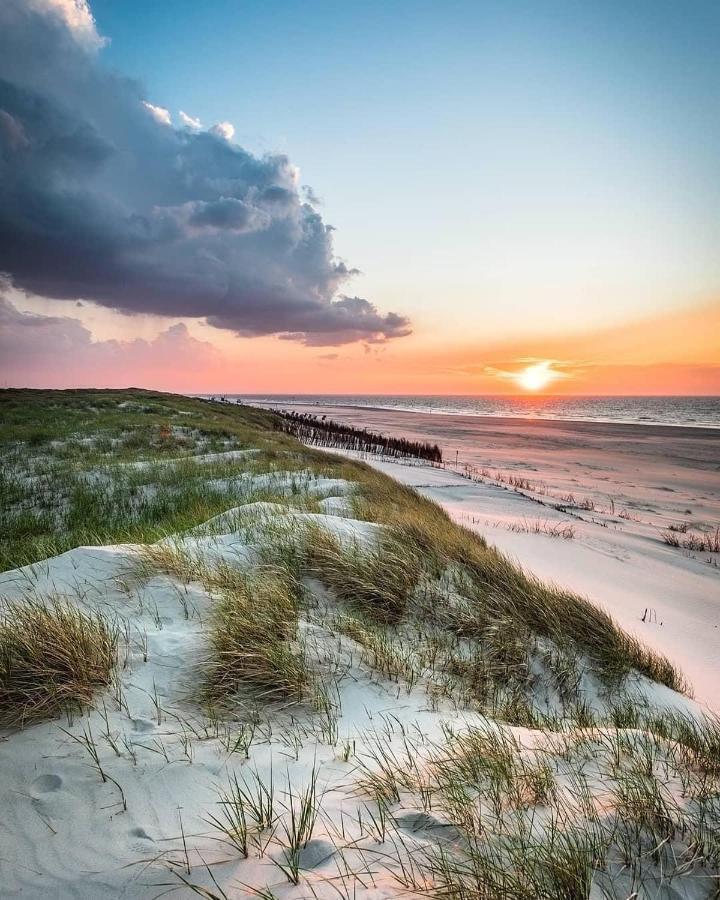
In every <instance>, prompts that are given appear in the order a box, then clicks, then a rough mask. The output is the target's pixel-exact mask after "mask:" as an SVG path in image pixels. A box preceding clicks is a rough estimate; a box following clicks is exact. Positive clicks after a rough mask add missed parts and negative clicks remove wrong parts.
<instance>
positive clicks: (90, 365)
mask: <svg viewBox="0 0 720 900" xmlns="http://www.w3.org/2000/svg"><path fill="white" fill-rule="evenodd" d="M0 357H1V358H2V361H3V369H2V372H3V374H2V378H3V381H4V382H5V383H6V384H12V385H16V386H24V387H44V386H53V387H57V386H67V385H74V386H77V385H80V384H83V383H85V384H91V385H93V386H96V387H100V386H130V385H131V384H138V383H141V382H147V383H151V382H158V381H159V380H162V379H163V378H166V377H167V373H168V372H175V371H176V370H177V368H178V367H179V366H181V367H182V370H183V371H184V372H185V373H187V375H188V383H190V382H191V381H192V378H193V377H194V376H195V375H196V374H197V373H200V372H203V373H204V372H206V371H207V370H208V368H210V367H212V366H213V365H216V366H221V365H222V363H223V360H222V358H221V354H220V352H219V351H218V350H217V348H216V347H214V346H213V345H212V344H210V343H208V342H206V341H199V340H197V339H196V338H194V337H192V336H191V335H190V333H189V332H188V330H187V328H186V326H185V325H183V324H182V323H178V324H175V325H171V326H170V327H169V328H167V329H166V330H165V331H163V332H161V333H160V334H159V335H158V336H157V337H156V338H155V339H154V340H151V341H146V340H142V339H139V338H138V339H135V340H132V341H117V340H110V341H96V340H93V338H92V335H91V334H90V331H89V330H88V329H87V328H86V327H85V326H84V325H83V324H82V322H80V321H79V320H78V319H74V318H71V317H68V316H45V315H38V314H35V313H27V312H22V311H21V310H19V309H17V308H16V307H15V306H14V305H13V304H12V303H11V302H10V301H9V300H8V299H7V298H6V297H3V296H2V295H0Z"/></svg>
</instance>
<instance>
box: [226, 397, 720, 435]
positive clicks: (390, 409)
mask: <svg viewBox="0 0 720 900" xmlns="http://www.w3.org/2000/svg"><path fill="white" fill-rule="evenodd" d="M226 396H232V395H229V394H228V395H226ZM247 399H248V400H252V398H251V397H248V398H247ZM248 405H249V406H258V407H259V408H261V409H295V408H297V407H302V408H303V409H306V408H307V409H316V410H319V411H322V410H326V409H342V410H357V411H359V412H374V413H396V414H398V415H410V416H430V417H432V418H433V419H438V418H448V419H471V420H473V421H478V422H480V423H485V424H489V425H491V424H507V423H508V422H517V423H519V424H521V425H527V426H530V427H532V426H533V425H538V426H542V425H547V426H549V427H552V426H553V425H555V426H557V427H562V426H571V425H573V426H574V425H589V426H591V427H592V426H599V427H603V428H604V427H610V428H613V427H617V428H633V429H634V428H643V429H646V428H647V429H658V430H662V429H666V428H668V429H671V430H672V431H673V432H677V431H681V430H683V429H685V430H687V431H689V432H690V433H691V434H693V435H695V434H696V433H697V432H698V431H707V432H709V433H710V434H712V435H713V436H714V437H715V439H717V440H718V441H720V423H719V424H718V425H708V424H702V425H689V424H687V423H677V424H673V423H671V422H643V421H630V420H628V421H618V420H615V419H572V418H557V417H550V416H548V417H542V416H512V415H505V416H504V415H494V416H490V415H486V414H484V413H467V412H457V413H454V412H448V411H447V410H437V411H435V410H429V409H405V408H400V407H397V406H369V405H368V406H366V405H365V404H352V403H338V404H337V405H336V406H335V405H332V404H326V405H322V404H317V403H310V402H303V401H293V402H292V403H284V404H281V403H270V402H269V401H262V400H258V401H256V402H253V403H248Z"/></svg>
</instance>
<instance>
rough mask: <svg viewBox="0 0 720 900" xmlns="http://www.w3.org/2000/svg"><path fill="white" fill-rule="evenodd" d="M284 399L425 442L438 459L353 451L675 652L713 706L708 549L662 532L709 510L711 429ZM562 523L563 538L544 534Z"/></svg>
mask: <svg viewBox="0 0 720 900" xmlns="http://www.w3.org/2000/svg"><path fill="white" fill-rule="evenodd" d="M293 409H296V410H297V411H298V412H311V413H314V414H318V413H319V414H322V415H327V416H328V418H331V419H334V420H336V421H339V422H347V423H350V424H353V425H356V426H359V427H365V428H369V429H372V430H374V431H381V432H383V433H384V434H390V435H395V436H403V437H407V438H410V439H413V440H426V441H431V442H437V443H438V444H439V445H440V446H441V448H442V450H443V455H444V458H445V460H446V468H445V469H444V470H438V469H433V468H431V467H428V466H420V467H415V466H413V467H408V466H407V465H403V464H400V463H395V462H389V461H378V460H376V459H373V458H372V457H371V456H370V457H369V456H365V457H363V458H365V459H366V460H367V461H368V462H369V463H370V464H371V465H373V466H376V467H378V468H380V469H382V470H383V471H385V472H386V473H387V474H389V475H392V476H393V477H394V478H397V479H398V480H400V481H403V482H405V483H407V484H412V485H413V486H415V487H416V488H417V489H418V490H419V491H420V492H421V493H423V494H425V495H426V496H428V497H430V498H431V499H433V500H435V501H437V502H438V503H440V504H441V505H442V506H443V507H444V508H445V509H446V510H447V511H448V512H449V513H450V514H451V515H452V517H453V518H454V519H455V520H456V521H458V522H459V523H461V524H463V525H465V526H467V527H469V528H472V529H473V530H475V531H478V532H480V533H481V534H483V536H484V537H485V538H486V539H487V540H488V541H489V542H490V543H491V544H493V545H495V546H496V547H498V548H499V549H500V550H502V551H503V552H505V553H507V554H509V555H510V556H512V557H513V558H514V559H515V560H516V561H517V562H518V563H519V564H520V565H522V566H523V567H524V568H525V569H526V570H528V571H530V572H533V573H534V574H535V575H537V576H538V577H540V578H542V579H544V580H547V581H550V582H553V583H555V584H559V585H561V586H563V587H567V588H570V589H572V590H575V591H578V592H579V593H581V594H583V595H585V596H587V597H588V598H589V599H591V600H592V601H593V602H594V603H596V604H598V605H600V606H602V607H603V608H605V609H607V610H608V612H610V613H611V614H612V615H613V616H614V617H615V618H616V619H617V620H618V622H619V623H620V624H621V625H622V626H623V627H624V628H625V629H627V630H629V631H630V632H632V633H633V634H636V635H637V636H638V637H640V638H642V639H643V640H644V641H645V642H647V643H648V644H650V645H651V646H653V647H655V648H657V649H658V650H661V651H662V652H664V653H666V654H668V655H669V656H670V657H671V658H672V659H673V661H675V662H676V663H678V664H679V665H680V666H681V667H682V669H683V671H685V673H686V674H687V676H688V678H689V679H690V681H691V682H692V685H693V688H694V691H695V696H696V698H697V699H698V700H699V701H700V702H702V703H706V704H709V705H710V706H712V707H713V708H715V709H718V708H720V700H719V699H718V696H717V684H718V678H719V677H720V569H719V568H718V559H717V556H718V554H717V553H704V552H697V551H692V550H687V549H683V548H682V547H681V548H677V547H671V546H668V545H667V544H666V543H665V542H664V541H663V537H662V535H663V533H664V532H665V531H666V529H668V527H669V526H670V525H677V524H679V523H683V522H687V523H690V528H691V532H692V530H695V531H696V532H697V533H698V534H701V533H709V532H710V531H711V530H712V529H714V528H715V527H717V525H718V523H719V522H720V431H715V430H712V429H705V428H682V427H669V426H667V427H664V426H653V425H624V424H623V425H621V424H609V423H595V422H577V423H574V422H559V421H547V420H521V419H499V418H492V419H491V418H483V417H474V416H452V415H437V414H433V415H428V414H422V413H412V412H398V411H395V410H392V411H390V410H382V409H366V408H357V407H348V406H344V407H325V406H324V407H322V409H318V408H315V407H312V406H310V405H297V406H295V407H293ZM456 450H457V459H458V463H457V466H456V465H455V451H456ZM555 506H562V507H563V509H562V510H557V509H555V508H554V507H555ZM565 525H568V526H570V527H571V528H572V531H573V538H572V539H569V540H563V539H562V537H555V538H553V537H551V536H549V534H548V533H547V531H549V530H551V529H552V528H553V527H559V528H563V527H564V526H565ZM680 537H681V538H682V537H683V535H682V534H681V535H680ZM646 611H647V612H646ZM643 617H644V619H645V621H643Z"/></svg>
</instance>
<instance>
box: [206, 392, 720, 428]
mask: <svg viewBox="0 0 720 900" xmlns="http://www.w3.org/2000/svg"><path fill="white" fill-rule="evenodd" d="M224 396H225V397H226V398H227V399H228V400H236V399H238V400H244V401H246V402H248V403H258V404H260V405H263V406H274V407H278V408H282V407H289V406H298V405H303V406H307V407H308V411H309V412H311V411H313V410H315V411H317V410H318V409H322V408H323V407H328V406H362V407H374V408H376V409H399V410H409V411H411V412H423V413H436V414H438V413H441V414H444V415H458V416H459V415H463V416H501V417H505V418H512V419H558V420H570V421H577V422H623V423H631V424H645V425H675V426H680V425H684V426H686V427H687V426H690V427H696V428H699V427H709V428H720V397H563V396H552V395H547V394H546V395H523V396H518V395H512V396H476V397H475V396H467V395H463V396H435V395H422V394H418V395H404V396H400V395H393V394H345V395H339V394H314V395H313V394H255V395H253V394H225V395H224Z"/></svg>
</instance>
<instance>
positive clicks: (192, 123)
mask: <svg viewBox="0 0 720 900" xmlns="http://www.w3.org/2000/svg"><path fill="white" fill-rule="evenodd" d="M179 116H180V121H181V122H182V123H183V125H184V126H185V127H186V128H189V129H190V130H191V131H200V129H201V128H202V122H201V121H200V119H195V118H193V116H189V115H188V114H187V113H186V112H183V111H182V110H180V112H179Z"/></svg>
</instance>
